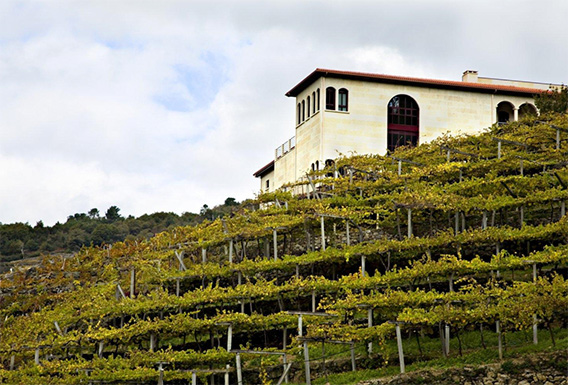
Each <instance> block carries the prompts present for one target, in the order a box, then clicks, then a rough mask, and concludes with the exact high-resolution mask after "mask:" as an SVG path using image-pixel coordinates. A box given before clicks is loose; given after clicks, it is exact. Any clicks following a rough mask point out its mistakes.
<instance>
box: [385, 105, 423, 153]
mask: <svg viewBox="0 0 568 385" xmlns="http://www.w3.org/2000/svg"><path fill="white" fill-rule="evenodd" d="M419 117H420V109H419V108H418V104H417V103H416V101H415V100H414V99H412V98H411V97H410V96H408V95H397V96H395V97H394V98H392V99H391V100H390V101H389V104H388V128H387V148H388V149H389V151H393V150H394V149H395V148H397V147H399V146H416V145H417V144H418V127H419Z"/></svg>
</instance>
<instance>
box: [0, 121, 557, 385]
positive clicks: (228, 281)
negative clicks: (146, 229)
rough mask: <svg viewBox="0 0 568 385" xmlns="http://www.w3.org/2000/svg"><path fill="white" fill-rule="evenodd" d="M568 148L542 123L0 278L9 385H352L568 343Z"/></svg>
mask: <svg viewBox="0 0 568 385" xmlns="http://www.w3.org/2000/svg"><path fill="white" fill-rule="evenodd" d="M557 131H559V135H557ZM567 149H568V116H567V115H566V114H550V115H543V116H540V117H539V121H536V120H532V121H531V120H525V121H522V122H515V123H510V124H507V125H502V126H498V125H496V126H493V127H491V128H489V129H487V130H486V131H485V132H484V133H482V134H480V135H477V136H460V137H450V136H444V137H441V138H439V139H437V140H435V141H433V142H431V143H428V144H424V145H421V146H419V147H416V148H400V149H397V150H396V151H395V152H394V153H393V154H390V156H388V157H385V156H378V155H369V156H354V157H345V158H340V159H337V160H336V162H335V165H332V166H331V167H330V168H328V169H326V170H323V171H321V172H315V173H312V174H310V175H309V180H307V179H306V180H305V181H302V182H298V183H297V184H294V185H290V186H287V187H286V189H283V190H281V191H278V192H275V193H270V194H262V195H260V196H258V197H257V198H256V199H255V200H254V201H249V202H246V203H244V204H241V205H239V206H234V207H233V208H234V209H235V211H234V212H233V214H232V215H226V216H224V217H223V218H216V219H213V218H211V219H207V220H203V221H202V222H201V223H198V224H195V225H190V226H182V227H175V228H172V229H170V230H168V231H165V232H162V233H159V234H156V235H155V236H154V237H152V238H150V239H147V240H143V239H141V240H131V239H126V240H125V241H121V242H116V243H114V244H112V246H110V245H103V246H100V247H95V246H93V247H83V248H81V250H80V251H78V252H77V253H76V254H74V255H73V256H65V257H54V256H45V257H44V258H43V259H42V263H41V265H40V266H38V267H34V268H32V269H21V270H18V269H17V270H15V271H14V272H12V273H10V274H7V275H5V276H4V278H3V279H2V280H0V292H1V293H2V295H1V297H0V319H2V320H4V321H3V322H2V324H1V326H0V336H1V338H0V361H1V364H2V365H3V369H0V382H3V383H14V384H15V383H25V384H79V383H109V384H110V383H113V384H123V383H137V384H156V383H164V384H170V385H173V384H186V383H188V382H190V381H192V383H199V384H201V383H208V384H211V383H213V384H222V383H225V378H226V377H225V376H228V378H229V383H232V384H234V383H238V382H240V383H244V384H258V383H265V384H268V383H277V381H278V378H279V377H281V376H283V374H284V372H285V369H289V371H288V376H289V379H290V381H294V382H298V383H306V381H308V379H311V380H314V382H315V383H324V381H330V382H332V383H341V384H346V383H353V382H355V381H358V380H359V379H361V378H362V377H363V376H365V375H378V374H393V373H394V372H396V371H398V370H400V369H399V368H401V367H402V366H403V365H402V362H399V359H400V358H404V364H405V365H406V366H407V368H409V369H412V368H419V367H426V366H429V365H430V366H435V365H448V366H451V365H459V364H464V363H481V362H486V361H490V360H498V359H500V358H502V357H503V358H507V359H509V358H511V357H515V356H517V355H522V354H524V353H526V352H533V351H549V350H560V349H566V347H568V346H567V344H568V333H566V327H565V326H566V324H567V322H568V280H567V278H568V277H567V273H568V242H567V240H568V216H567V215H566V203H567V201H568V151H567ZM284 190H288V191H284ZM291 190H295V191H296V192H297V193H298V194H296V195H292V194H291V192H290V191H291ZM207 209H208V208H206V207H204V209H203V210H202V213H201V214H202V215H203V214H205V215H206V214H207ZM299 324H300V327H298V326H299ZM533 333H534V334H533ZM260 352H262V353H264V354H259V353H260ZM306 363H309V367H308V366H307V365H306ZM289 364H290V366H289ZM353 369H365V371H356V372H354V373H350V372H351V371H352V370H353ZM310 371H311V373H309V372H310ZM334 373H335V374H334ZM334 376H337V377H335V378H336V379H335V380H334ZM241 379H242V381H240V380H241ZM193 381H195V382H193Z"/></svg>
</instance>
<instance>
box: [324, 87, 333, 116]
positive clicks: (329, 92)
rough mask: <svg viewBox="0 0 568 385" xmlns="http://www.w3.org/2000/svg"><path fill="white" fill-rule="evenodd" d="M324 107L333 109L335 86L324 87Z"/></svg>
mask: <svg viewBox="0 0 568 385" xmlns="http://www.w3.org/2000/svg"><path fill="white" fill-rule="evenodd" d="M325 109H326V110H332V111H335V88H333V87H327V88H326V89H325Z"/></svg>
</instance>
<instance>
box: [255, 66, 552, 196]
mask: <svg viewBox="0 0 568 385" xmlns="http://www.w3.org/2000/svg"><path fill="white" fill-rule="evenodd" d="M463 80H464V81H465V82H470V83H482V82H483V83H486V82H490V81H494V84H506V85H517V86H524V87H528V86H530V85H534V88H539V87H537V86H536V85H537V84H538V83H530V82H517V83H519V84H517V83H515V82H512V81H501V80H499V79H489V78H480V77H478V75H477V72H476V71H466V73H464V79H463ZM501 82H504V83H501ZM540 85H541V86H542V83H541V84H540ZM330 86H331V87H334V88H335V89H336V92H337V91H338V90H339V89H340V88H346V89H347V90H348V91H349V100H348V111H346V112H342V111H337V110H335V111H330V110H326V109H325V105H326V100H325V95H326V92H325V91H326V88H327V87H330ZM540 88H542V87H540ZM317 89H319V90H320V100H319V110H317V109H316V111H315V113H314V110H313V94H314V92H315V91H316V90H317ZM396 95H408V96H410V97H412V98H413V99H414V100H415V101H416V102H417V104H418V107H419V111H420V113H419V139H418V143H419V144H420V143H426V142H429V141H432V140H434V139H435V138H437V137H439V136H441V135H443V134H445V133H450V134H452V135H458V134H475V133H478V132H480V131H481V130H482V129H484V128H486V127H490V126H491V125H492V124H494V123H495V122H496V121H497V106H498V105H499V103H501V102H508V103H510V104H511V111H512V112H513V113H512V114H511V116H510V119H511V120H513V119H515V118H516V117H517V115H518V114H517V111H516V110H517V109H518V108H519V107H520V106H521V105H522V104H525V103H529V104H530V105H532V106H533V107H534V100H533V98H532V97H530V96H507V95H504V94H500V93H499V94H491V93H483V92H471V91H458V90H447V89H441V88H428V87H417V86H412V85H401V84H387V83H380V82H370V81H364V80H353V79H341V78H336V77H329V78H326V77H323V76H322V77H320V78H318V79H317V80H316V81H314V83H313V84H311V85H310V86H309V87H306V89H304V90H303V91H302V92H301V93H300V94H299V95H298V96H297V97H296V104H295V115H296V118H295V122H296V123H297V124H296V129H295V134H296V135H295V148H293V149H291V150H290V151H289V152H287V153H285V154H284V155H282V156H281V157H278V155H277V158H276V159H275V164H274V175H266V176H265V177H263V178H262V181H261V186H263V187H262V188H263V190H264V187H265V179H267V178H269V179H271V186H270V191H274V190H275V189H278V188H279V187H281V186H282V185H284V184H286V183H290V182H294V181H296V180H299V179H301V178H303V177H304V175H305V174H306V172H308V171H309V170H311V169H312V164H315V163H316V161H317V162H318V163H319V165H320V167H319V168H320V169H322V168H323V167H324V164H325V160H326V159H335V158H337V157H338V156H340V155H346V156H349V155H352V154H385V153H386V151H387V119H388V103H389V101H390V100H391V99H392V98H393V97H394V96H396ZM308 96H310V98H311V100H310V102H311V103H310V107H311V108H310V112H311V114H310V117H308V116H307V107H306V110H305V119H303V120H302V119H300V123H299V124H298V115H297V114H298V107H297V106H298V104H299V103H300V105H301V103H302V101H305V102H306V104H307V97H308ZM337 101H338V100H337V94H336V107H337ZM505 108H508V107H505ZM300 113H301V111H300Z"/></svg>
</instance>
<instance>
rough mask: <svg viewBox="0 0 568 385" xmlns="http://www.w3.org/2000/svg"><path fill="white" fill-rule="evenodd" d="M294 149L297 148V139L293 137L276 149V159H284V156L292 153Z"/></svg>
mask: <svg viewBox="0 0 568 385" xmlns="http://www.w3.org/2000/svg"><path fill="white" fill-rule="evenodd" d="M294 147H296V137H295V136H293V137H291V138H290V139H288V140H287V141H285V142H284V143H283V144H282V145H281V146H278V147H276V150H275V151H274V158H275V159H278V158H282V157H283V156H284V155H286V154H287V153H289V152H290V150H292V149H293V148H294Z"/></svg>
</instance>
